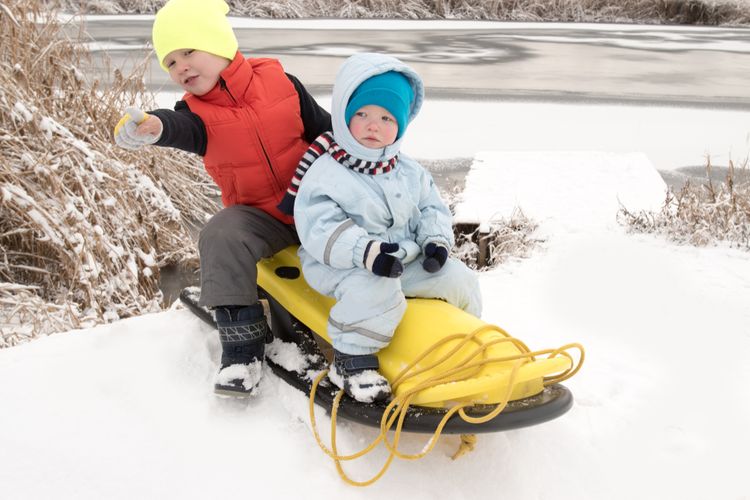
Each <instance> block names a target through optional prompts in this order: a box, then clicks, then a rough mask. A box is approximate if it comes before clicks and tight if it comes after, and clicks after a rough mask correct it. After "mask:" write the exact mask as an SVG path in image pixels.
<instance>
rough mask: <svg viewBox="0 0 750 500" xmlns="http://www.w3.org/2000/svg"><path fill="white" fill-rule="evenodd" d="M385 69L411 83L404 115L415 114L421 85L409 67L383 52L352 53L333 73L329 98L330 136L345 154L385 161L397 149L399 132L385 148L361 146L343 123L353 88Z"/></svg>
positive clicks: (384, 71)
mask: <svg viewBox="0 0 750 500" xmlns="http://www.w3.org/2000/svg"><path fill="white" fill-rule="evenodd" d="M388 71H398V72H399V73H401V74H403V75H404V76H405V77H406V78H407V79H408V80H409V83H410V84H411V87H412V90H413V91H414V99H413V100H412V103H411V109H410V110H409V114H408V121H409V122H411V121H412V120H413V119H414V118H415V117H416V116H417V114H418V113H419V110H420V108H421V107H422V102H423V101H424V84H423V83H422V79H421V78H420V77H419V75H418V74H417V73H416V72H415V71H414V70H413V69H412V68H411V67H409V66H407V65H406V64H404V63H402V62H401V61H399V60H398V59H396V58H394V57H391V56H388V55H385V54H374V53H368V52H365V53H361V54H355V55H353V56H351V57H350V58H349V59H347V60H346V61H344V63H343V64H342V65H341V68H340V69H339V71H338V73H337V75H336V82H335V85H334V86H333V97H332V98H331V122H332V124H333V135H334V137H335V138H336V142H337V143H338V144H339V145H340V146H341V147H342V148H344V149H345V150H346V152H347V153H349V154H351V155H352V156H355V157H357V158H360V159H362V160H366V161H383V160H388V159H390V158H392V157H393V156H395V155H396V154H397V153H398V152H399V150H400V149H401V141H402V140H403V138H404V135H403V134H401V137H400V138H399V139H398V140H396V142H394V143H393V144H391V145H389V146H387V147H385V148H380V149H373V148H368V147H366V146H363V145H362V144H360V143H358V142H357V141H356V139H354V136H352V134H351V132H349V124H348V123H346V118H345V114H346V105H347V104H348V103H349V99H350V98H351V96H352V93H353V92H354V91H355V90H356V89H357V87H359V85H360V84H361V83H362V82H364V81H365V80H367V79H368V78H370V77H373V76H375V75H379V74H381V73H386V72H388Z"/></svg>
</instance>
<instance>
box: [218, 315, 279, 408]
mask: <svg viewBox="0 0 750 500" xmlns="http://www.w3.org/2000/svg"><path fill="white" fill-rule="evenodd" d="M214 318H215V319H216V326H217V327H218V329H219V340H220V341H221V350H222V353H221V368H220V369H219V373H218V375H217V377H216V383H215V384H214V392H215V393H217V394H221V395H225V396H249V395H250V394H252V392H253V391H254V390H255V388H256V387H257V386H258V384H259V383H260V379H261V376H262V375H263V356H264V354H265V345H266V342H267V341H268V340H269V336H270V330H269V328H268V323H267V322H266V316H265V314H264V313H263V306H261V305H260V303H256V304H253V305H251V306H226V307H217V308H215V309H214Z"/></svg>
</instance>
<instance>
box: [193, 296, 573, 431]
mask: <svg viewBox="0 0 750 500" xmlns="http://www.w3.org/2000/svg"><path fill="white" fill-rule="evenodd" d="M261 293H262V296H263V297H264V298H266V299H268V301H269V305H270V309H271V317H272V325H273V327H272V329H273V332H274V336H276V337H278V338H280V339H281V340H283V341H285V342H290V341H291V342H295V343H296V344H297V346H298V347H299V348H300V349H301V350H304V351H305V353H306V354H319V355H320V356H321V357H322V354H320V352H319V351H318V352H310V350H311V349H314V348H315V341H314V340H313V339H312V335H313V334H312V332H310V331H309V330H308V329H307V328H306V327H305V326H304V325H303V324H301V323H299V322H298V321H296V319H295V318H294V317H293V316H292V315H291V314H289V313H288V311H286V310H285V309H283V307H281V306H280V305H279V304H278V303H277V302H276V301H275V300H273V298H272V297H269V296H268V295H267V294H265V293H263V292H262V290H261ZM199 296H200V292H199V291H198V289H197V288H186V289H183V290H182V291H181V292H180V301H181V302H182V303H183V304H184V305H185V306H186V307H187V308H188V309H189V310H190V311H191V312H192V313H193V314H195V315H196V316H198V317H199V318H200V319H201V320H203V321H205V322H206V323H208V324H209V325H212V326H216V325H215V323H214V320H213V316H212V314H211V312H210V311H209V310H208V309H207V308H205V307H202V306H200V305H198V299H199ZM305 330H307V331H305ZM301 336H307V337H308V339H309V340H312V342H310V341H309V340H308V341H302V342H301V341H300V340H302V339H301V338H300V337H301ZM266 362H267V363H268V366H269V367H270V368H271V370H272V371H273V372H274V374H275V375H276V376H277V377H279V378H281V379H282V380H284V381H285V382H286V383H288V384H289V385H291V386H292V387H295V388H296V389H298V390H300V391H302V392H303V393H304V394H306V395H307V396H309V395H310V391H311V389H312V383H311V382H310V381H309V380H308V379H306V378H304V376H302V375H301V374H298V373H296V372H292V371H289V370H286V369H284V368H283V367H282V366H280V365H278V364H276V363H274V362H273V361H272V360H270V359H268V358H267V359H266ZM337 392H338V388H336V387H335V386H332V385H331V384H326V385H324V384H320V385H319V386H318V389H317V390H316V393H315V403H316V404H317V405H319V406H321V407H322V408H324V409H325V411H326V412H328V413H330V412H331V409H332V405H333V400H334V398H335V396H336V393H337ZM572 406H573V395H572V393H571V392H570V390H569V389H568V388H567V387H565V386H563V385H561V384H554V385H550V386H548V387H545V388H544V390H543V391H542V392H541V393H539V394H536V395H534V396H531V397H528V398H524V399H521V400H518V401H511V402H509V403H508V406H507V407H506V408H505V409H504V410H503V411H502V412H500V413H499V414H498V415H497V416H495V418H493V419H491V420H489V421H487V422H485V423H483V424H471V423H469V422H466V421H465V420H463V419H462V418H461V417H460V416H459V415H458V414H454V415H453V416H452V417H451V418H450V419H449V420H448V422H447V423H446V425H445V427H444V428H443V431H442V432H443V434H480V433H490V432H500V431H507V430H513V429H519V428H522V427H529V426H532V425H537V424H541V423H543V422H547V421H549V420H553V419H555V418H557V417H559V416H561V415H563V414H564V413H566V412H567V411H568V410H569V409H570V408H571V407H572ZM495 407H496V406H495V405H475V406H473V407H471V408H467V409H466V410H465V411H466V413H467V414H468V415H470V416H472V417H481V416H484V415H487V414H488V413H490V412H491V411H492V410H494V409H495ZM385 408H386V405H385V404H367V403H360V402H359V401H356V400H354V399H352V398H349V397H348V396H344V397H343V398H342V399H341V401H340V404H339V408H338V415H339V416H340V417H342V418H345V419H347V420H350V421H353V422H357V423H360V424H364V425H367V426H371V427H380V420H381V418H382V417H383V412H384V411H385ZM446 411H447V410H446V409H443V408H429V407H424V406H411V407H410V408H409V409H408V411H407V414H406V417H405V419H404V425H403V430H404V431H407V432H415V433H428V434H432V433H433V432H435V429H436V428H437V426H438V424H439V423H440V421H441V420H442V419H443V417H444V416H445V413H446ZM394 428H395V427H394Z"/></svg>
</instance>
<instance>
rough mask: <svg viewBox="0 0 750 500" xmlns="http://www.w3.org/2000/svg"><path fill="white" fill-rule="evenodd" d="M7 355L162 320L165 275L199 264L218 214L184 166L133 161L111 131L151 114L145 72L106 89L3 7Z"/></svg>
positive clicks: (78, 55)
mask: <svg viewBox="0 0 750 500" xmlns="http://www.w3.org/2000/svg"><path fill="white" fill-rule="evenodd" d="M0 40H1V42H0V43H1V44H2V49H0V50H1V51H2V52H1V53H0V54H1V55H0V146H1V147H2V152H3V154H2V156H1V157H0V210H1V212H2V217H1V218H0V251H1V255H2V260H0V334H1V335H0V347H3V346H7V345H13V344H15V343H18V342H20V341H23V340H25V339H26V338H29V337H30V336H34V335H38V334H46V333H52V332H57V331H63V330H68V329H71V328H76V327H82V326H90V325H92V324H96V323H101V322H107V321H112V320H115V319H118V318H123V317H127V316H131V315H136V314H139V313H143V312H145V311H152V310H158V309H159V308H160V301H161V292H160V291H159V288H158V278H159V268H160V267H161V266H163V265H166V264H169V263H185V262H189V261H194V260H195V259H196V254H195V249H194V246H193V245H192V244H190V243H191V236H190V227H189V221H197V222H202V221H203V220H205V218H206V217H208V216H209V215H210V213H212V212H213V211H214V208H215V207H214V202H213V201H212V200H211V198H210V197H209V195H210V194H211V193H212V189H211V188H210V186H211V185H212V184H211V182H210V179H208V177H207V176H206V175H205V173H204V172H203V168H202V166H201V165H200V164H199V163H198V162H197V161H196V159H195V158H191V157H190V156H188V155H184V154H179V153H175V152H174V151H172V150H159V149H157V148H152V151H148V152H144V153H132V152H126V151H124V150H122V149H120V148H117V147H116V146H114V145H113V141H112V135H111V134H112V132H111V131H112V128H113V126H114V124H115V123H116V122H117V120H118V119H119V117H120V115H121V113H122V110H123V109H124V108H125V106H126V105H129V104H132V103H134V102H135V101H136V100H141V102H143V104H144V105H145V106H147V107H148V106H149V105H151V104H152V103H153V99H152V98H149V97H148V93H147V92H146V90H145V88H144V87H143V83H142V82H143V72H144V71H145V69H144V67H141V68H139V69H138V70H136V72H135V74H134V75H131V76H130V77H128V78H125V77H123V76H122V75H120V74H119V73H117V72H115V73H114V78H113V82H111V84H110V83H108V85H107V86H106V87H105V86H101V85H100V84H99V82H96V81H94V82H92V83H89V82H87V80H86V78H85V76H84V74H85V73H86V68H87V65H88V64H89V59H88V57H89V54H88V51H87V50H86V48H85V45H84V44H83V43H81V42H82V38H81V35H80V34H79V38H78V39H70V38H68V36H67V35H65V34H64V33H63V30H62V26H61V25H60V24H59V23H58V22H57V21H56V20H55V14H54V13H50V12H49V11H48V10H47V9H46V8H45V7H44V6H43V5H42V4H41V3H39V2H34V1H32V2H28V1H25V0H24V1H11V2H9V3H7V2H6V3H0Z"/></svg>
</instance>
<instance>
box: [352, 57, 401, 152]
mask: <svg viewBox="0 0 750 500" xmlns="http://www.w3.org/2000/svg"><path fill="white" fill-rule="evenodd" d="M413 101H414V89H412V87H411V83H410V82H409V79H408V78H406V77H405V76H404V75H403V74H402V73H399V72H398V71H388V72H387V73H381V74H379V75H375V76H372V77H370V78H368V79H367V80H365V81H364V82H362V83H360V84H359V87H357V88H356V90H355V91H354V92H352V96H351V97H350V98H349V103H348V104H347V105H346V111H345V113H344V118H345V120H346V123H347V124H348V123H349V121H350V120H351V119H352V116H354V113H356V112H357V111H358V110H359V109H360V108H362V107H364V106H368V105H371V104H374V105H376V106H380V107H382V108H385V109H387V110H388V112H389V113H390V114H392V115H393V117H394V118H396V122H397V123H398V134H397V135H396V139H400V138H401V136H402V135H404V132H405V131H406V126H407V125H408V124H409V113H410V112H411V105H412V102H413Z"/></svg>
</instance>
